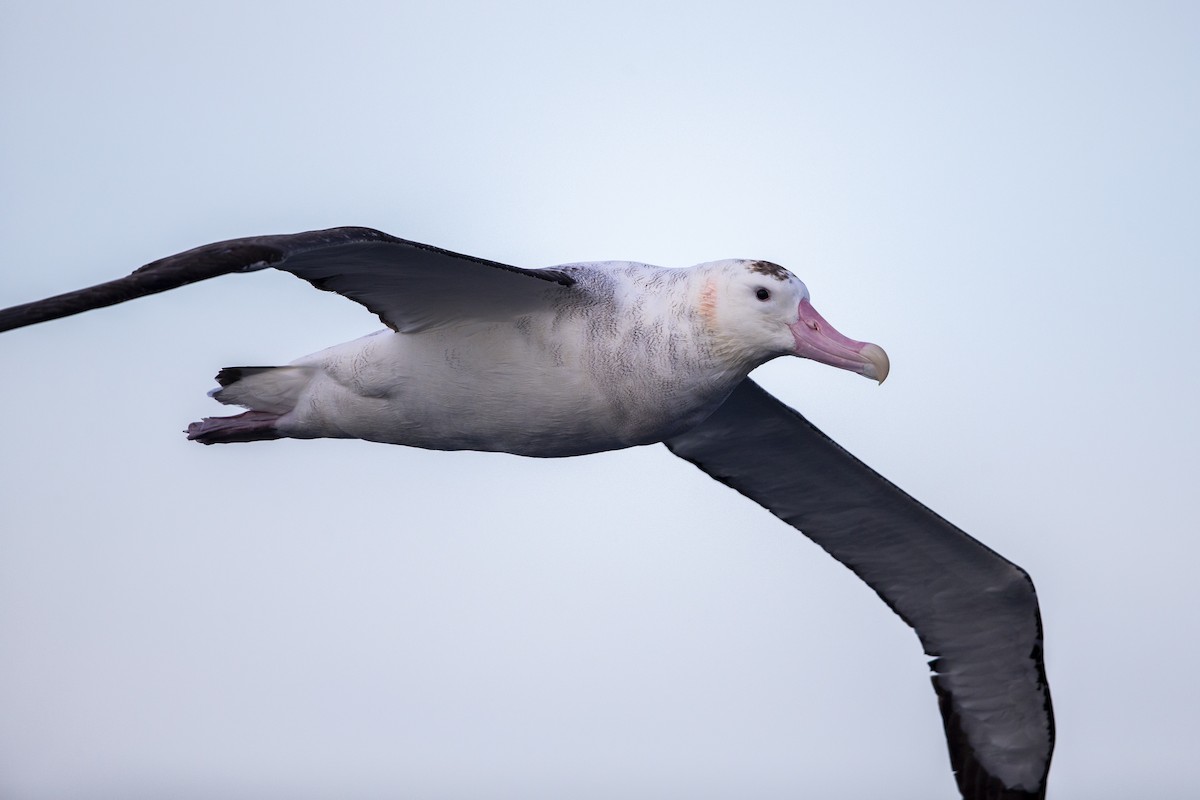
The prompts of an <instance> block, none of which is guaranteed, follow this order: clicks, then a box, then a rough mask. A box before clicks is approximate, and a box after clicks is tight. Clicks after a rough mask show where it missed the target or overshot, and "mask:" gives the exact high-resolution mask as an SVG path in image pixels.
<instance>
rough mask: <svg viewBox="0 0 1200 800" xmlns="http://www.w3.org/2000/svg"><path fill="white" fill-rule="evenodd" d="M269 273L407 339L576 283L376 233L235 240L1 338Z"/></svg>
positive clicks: (522, 305)
mask: <svg viewBox="0 0 1200 800" xmlns="http://www.w3.org/2000/svg"><path fill="white" fill-rule="evenodd" d="M267 267H275V268H276V269H281V270H284V271H285V272H290V273H292V274H293V275H296V276H297V277H300V278H303V279H304V280H306V281H308V282H309V283H311V284H312V285H313V286H315V287H317V288H318V289H323V290H325V291H330V292H337V293H338V294H340V295H344V296H346V297H349V298H350V299H351V300H354V301H356V302H359V303H362V304H363V305H364V306H366V307H367V308H368V309H370V310H371V311H372V312H373V313H375V314H378V315H379V318H380V319H381V320H383V322H384V324H386V325H387V326H388V327H390V328H392V329H393V330H396V331H401V332H404V333H411V332H414V331H418V330H422V329H425V328H429V327H431V326H435V325H438V324H441V323H443V322H449V321H454V320H462V319H498V318H501V317H505V316H509V315H517V314H520V313H523V312H524V311H528V310H532V309H535V308H537V307H538V306H539V304H541V303H544V302H546V299H547V292H553V291H555V290H558V291H562V290H563V288H564V287H570V286H572V285H573V284H574V283H575V281H574V279H572V278H571V277H570V276H569V275H567V274H566V273H565V272H561V271H559V270H554V269H520V268H518V267H510V266H508V265H506V264H498V263H496V262H495V261H487V260H484V259H482V258H474V257H472V256H464V255H460V254H458V253H452V252H450V251H449V250H442V249H440V248H437V247H431V246H429V245H427V244H419V243H417V242H409V241H406V240H404V239H397V238H396V237H394V236H389V235H388V234H386V233H382V232H380V231H377V230H372V229H371V228H330V229H328V230H323V231H308V232H307V233H295V234H285V235H279V236H253V237H250V238H246V239H231V240H229V241H226V242H216V243H215V244H208V245H204V246H203V247H197V248H195V249H193V250H188V251H186V252H183V253H179V254H177V255H173V256H168V257H167V258H163V259H160V260H158V261H154V262H152V263H150V264H147V265H146V266H144V267H141V268H140V269H137V270H135V271H134V272H133V273H132V274H130V275H128V276H126V277H124V278H118V279H117V280H115V281H109V282H108V283H101V284H99V285H97V286H91V287H89V288H87V289H80V290H78V291H75V292H68V293H67V294H60V295H58V296H56V297H50V298H47V299H45V300H39V301H37V302H33V303H26V304H24V305H19V306H13V307H12V308H9V309H5V310H3V311H0V331H7V330H12V329H13V328H20V327H23V326H25V325H33V324H34V323H37V322H45V321H47V320H52V319H58V318H59V317H66V316H70V315H71V314H78V313H80V312H83V311H89V310H91V309H93V308H102V307H103V306H111V305H115V304H116V303H123V302H125V301H126V300H133V299H135V298H138V297H144V296H145V295H148V294H155V293H157V292H165V291H167V290H168V289H175V288H177V287H180V286H185V285H187V284H189V283H196V282H197V281H203V280H207V279H209V278H215V277H218V276H220V275H228V274H230V273H234V272H255V271H257V270H260V269H266V268H267Z"/></svg>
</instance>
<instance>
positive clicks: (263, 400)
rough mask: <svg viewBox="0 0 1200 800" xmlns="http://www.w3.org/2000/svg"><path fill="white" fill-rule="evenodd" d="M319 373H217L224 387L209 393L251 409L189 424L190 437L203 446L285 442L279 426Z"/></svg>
mask: <svg viewBox="0 0 1200 800" xmlns="http://www.w3.org/2000/svg"><path fill="white" fill-rule="evenodd" d="M314 371H315V370H313V368H311V367H298V366H287V367H226V368H225V369H223V370H221V371H220V372H218V373H217V383H219V384H220V385H221V386H220V388H219V389H214V390H213V391H211V392H209V395H210V396H211V397H213V398H214V399H216V400H218V401H220V402H222V403H225V404H226V405H236V406H242V407H244V408H248V409H250V410H249V411H247V412H245V413H244V414H238V415H237V416H233V417H205V418H204V419H202V420H200V421H199V422H193V423H192V424H191V425H188V429H187V435H188V438H189V439H191V440H193V441H197V442H200V443H201V444H225V443H229V442H257V441H263V440H266V439H281V438H283V437H284V436H286V434H284V433H281V432H280V431H279V430H278V428H277V427H276V424H275V423H276V422H278V421H279V418H280V417H282V416H283V415H284V414H286V413H288V412H289V411H291V410H292V409H293V408H295V407H296V403H297V402H298V401H299V399H300V394H301V393H302V392H303V391H304V389H305V387H307V386H308V383H309V381H310V380H311V379H312V376H313V373H314Z"/></svg>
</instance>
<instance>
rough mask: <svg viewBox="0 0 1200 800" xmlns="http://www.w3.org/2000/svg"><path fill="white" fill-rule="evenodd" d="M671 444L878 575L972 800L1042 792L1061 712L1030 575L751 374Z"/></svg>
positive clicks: (874, 582) (860, 569) (870, 578)
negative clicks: (926, 676) (929, 681)
mask: <svg viewBox="0 0 1200 800" xmlns="http://www.w3.org/2000/svg"><path fill="white" fill-rule="evenodd" d="M666 444H667V447H669V448H670V449H671V452H673V453H675V455H677V456H680V457H681V458H684V459H687V460H688V461H691V462H692V463H693V464H695V465H696V466H698V467H699V468H700V469H702V470H704V471H705V472H707V473H708V474H709V475H711V476H712V477H714V478H716V479H717V480H719V481H721V482H722V483H725V484H727V485H728V486H731V487H732V488H734V489H736V490H737V491H739V492H741V493H742V494H744V495H746V496H747V497H749V498H750V499H751V500H754V501H755V502H757V503H759V504H760V505H762V506H764V507H766V508H767V510H769V511H770V512H771V513H773V514H775V515H776V516H777V517H779V518H780V519H782V520H783V521H784V522H787V523H788V524H789V525H792V526H793V527H795V528H797V529H799V530H800V531H802V532H803V533H804V534H805V535H807V536H808V537H809V538H811V539H812V540H813V541H815V542H816V543H817V544H819V545H820V546H821V547H823V548H825V550H826V551H827V552H828V553H829V554H830V555H832V556H833V557H834V558H836V559H837V560H838V561H840V562H842V563H843V564H845V565H846V566H847V567H849V568H850V569H851V570H853V571H854V573H855V574H856V575H858V576H859V577H860V578H862V579H863V580H864V581H866V582H867V585H869V586H870V587H871V588H872V589H874V590H875V591H876V592H877V593H878V594H879V596H880V597H881V598H883V601H884V602H885V603H887V604H888V605H889V606H890V607H891V608H892V609H893V610H894V611H895V612H896V613H897V614H899V615H900V616H901V618H903V619H904V621H905V622H907V623H908V624H909V625H911V626H912V627H913V628H914V629H915V630H916V632H917V636H918V637H919V638H920V639H921V644H922V645H924V647H925V652H926V653H928V654H929V655H931V656H933V657H934V658H933V659H932V660H931V661H930V666H931V668H932V670H933V687H934V689H935V690H936V691H937V696H938V702H939V705H940V706H941V711H942V719H943V722H944V724H945V728H946V739H947V741H948V743H949V745H950V763H951V765H952V766H953V768H954V771H955V773H956V777H957V780H958V787H959V790H960V791H961V792H962V795H963V797H964V798H967V800H1018V798H1021V799H1023V800H1030V799H1031V798H1043V797H1044V796H1045V792H1046V775H1047V773H1048V772H1049V770H1050V755H1051V753H1052V751H1053V749H1054V714H1053V711H1052V709H1051V706H1050V690H1049V686H1048V685H1047V683H1046V672H1045V668H1044V666H1043V663H1042V622H1041V616H1040V614H1039V611H1038V603H1037V595H1036V594H1035V592H1034V588H1033V582H1032V581H1031V580H1030V579H1029V575H1028V574H1026V572H1025V571H1024V570H1022V569H1021V568H1020V567H1018V566H1017V565H1016V564H1013V563H1012V562H1010V561H1007V560H1005V559H1004V558H1002V557H1001V556H999V555H997V554H996V553H994V552H993V551H991V550H989V549H988V548H987V547H985V546H984V545H982V544H980V543H979V542H978V541H976V540H975V539H972V538H971V537H970V536H968V535H967V534H965V533H963V532H962V531H961V530H959V529H958V528H956V527H954V526H953V525H951V524H950V523H949V522H947V521H946V520H944V519H942V518H941V517H939V516H938V515H937V514H934V513H933V512H932V511H930V510H929V509H928V508H926V507H925V506H923V505H921V504H920V503H918V502H917V501H916V500H914V499H913V498H911V497H909V496H908V495H907V494H905V493H904V492H902V491H901V490H900V489H898V488H897V487H896V486H895V485H893V484H892V483H889V482H888V481H887V480H885V479H884V478H883V477H882V476H881V475H879V474H878V473H876V472H875V471H874V470H872V469H871V468H869V467H867V466H866V465H865V464H863V463H862V462H861V461H859V460H858V459H856V458H855V457H854V456H852V455H850V454H849V453H848V452H846V451H845V450H844V449H842V448H841V447H840V446H839V445H838V444H837V443H836V442H834V441H833V440H832V439H830V438H829V437H828V436H826V435H825V434H823V433H821V432H820V431H819V430H817V429H816V428H815V427H814V426H813V425H812V423H810V422H809V421H808V420H806V419H805V418H804V417H802V416H801V415H800V414H798V413H796V412H795V411H793V410H792V409H790V408H788V407H787V406H785V405H784V404H783V403H781V402H779V401H778V400H776V399H775V398H774V397H772V396H771V395H769V394H768V393H767V392H765V391H763V390H762V389H761V388H760V387H759V386H757V385H756V384H755V383H754V382H753V381H750V380H746V381H744V382H743V383H742V384H741V385H740V386H739V387H738V388H737V389H736V390H735V391H734V392H733V394H732V395H731V396H730V397H729V399H728V400H726V401H725V403H724V404H723V405H722V406H721V407H720V408H719V409H717V411H716V412H715V413H714V414H713V415H712V416H711V417H709V418H708V419H707V420H705V421H704V422H702V423H701V424H700V425H698V426H696V427H695V428H693V429H692V430H690V431H688V432H687V433H684V434H682V435H680V436H676V437H674V438H673V439H669V440H668V441H667V442H666Z"/></svg>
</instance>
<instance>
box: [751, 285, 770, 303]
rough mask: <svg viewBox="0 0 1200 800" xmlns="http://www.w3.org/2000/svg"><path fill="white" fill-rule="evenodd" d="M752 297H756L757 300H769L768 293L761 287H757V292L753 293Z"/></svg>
mask: <svg viewBox="0 0 1200 800" xmlns="http://www.w3.org/2000/svg"><path fill="white" fill-rule="evenodd" d="M754 296H755V297H757V298H758V299H759V300H770V299H771V293H770V292H769V291H767V290H766V289H764V288H762V287H761V286H760V287H758V290H757V291H756V292H755V293H754Z"/></svg>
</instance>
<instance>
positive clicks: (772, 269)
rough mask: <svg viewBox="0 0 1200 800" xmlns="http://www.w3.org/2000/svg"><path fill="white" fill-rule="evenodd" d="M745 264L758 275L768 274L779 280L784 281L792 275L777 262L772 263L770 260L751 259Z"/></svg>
mask: <svg viewBox="0 0 1200 800" xmlns="http://www.w3.org/2000/svg"><path fill="white" fill-rule="evenodd" d="M747 266H748V267H749V268H750V271H751V272H757V273H758V274H760V275H770V276H771V277H772V278H774V279H775V280H779V281H786V280H787V279H788V278H790V277H792V273H790V272H788V271H787V270H786V269H784V268H783V267H781V266H779V265H778V264H772V263H771V262H770V261H751V262H750V263H749V264H748V265H747Z"/></svg>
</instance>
